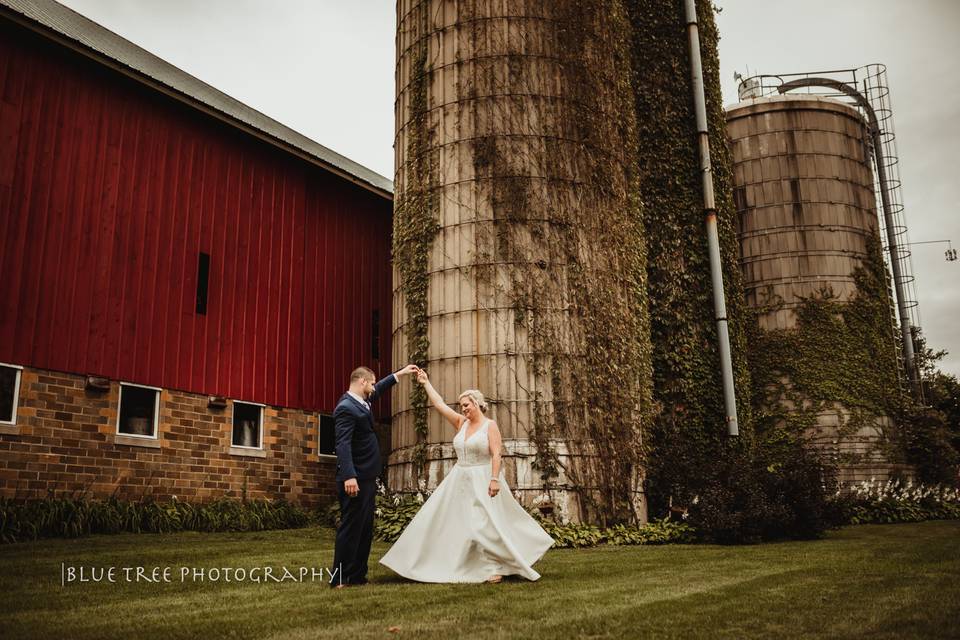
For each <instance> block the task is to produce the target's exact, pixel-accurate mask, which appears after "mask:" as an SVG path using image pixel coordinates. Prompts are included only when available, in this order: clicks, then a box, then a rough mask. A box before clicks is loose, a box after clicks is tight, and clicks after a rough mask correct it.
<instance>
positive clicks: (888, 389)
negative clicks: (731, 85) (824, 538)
mask: <svg viewBox="0 0 960 640" xmlns="http://www.w3.org/2000/svg"><path fill="white" fill-rule="evenodd" d="M727 128H728V132H729V135H730V138H731V141H732V149H733V155H734V161H735V199H736V205H737V210H738V213H739V239H740V246H741V250H742V268H743V276H744V286H745V289H746V299H747V302H748V304H749V305H750V306H751V308H753V309H754V311H755V313H756V316H757V323H758V325H757V328H756V330H757V333H756V336H755V337H754V339H753V341H752V343H751V366H752V374H753V376H754V378H755V383H756V384H755V386H756V389H757V397H756V398H755V402H756V405H757V407H758V408H759V409H760V411H761V415H762V417H763V421H764V428H765V430H767V431H769V432H772V433H778V432H779V433H782V434H784V435H799V436H801V437H802V438H803V439H804V441H805V442H806V443H807V444H808V445H809V446H811V447H813V448H815V449H816V450H818V451H820V452H821V453H822V454H826V455H827V456H828V457H829V458H830V459H831V460H832V461H833V462H835V463H836V464H837V467H838V471H839V477H838V479H839V480H840V481H841V482H843V483H851V482H854V481H860V480H865V479H870V478H871V477H877V478H884V479H885V478H887V477H888V476H889V475H890V474H891V473H895V472H896V473H899V472H901V471H905V470H906V469H905V467H904V466H903V465H902V454H900V453H898V452H897V447H896V438H895V431H894V427H895V425H894V421H893V419H892V418H893V417H894V416H895V415H896V413H897V411H898V406H899V405H900V402H901V400H902V398H903V389H901V387H900V383H899V381H898V372H897V366H898V352H897V344H896V341H895V340H896V336H895V331H894V323H893V315H892V310H893V303H892V298H891V296H890V291H889V285H888V282H889V280H888V275H887V272H886V268H885V266H884V262H883V257H882V253H881V241H880V233H879V222H878V219H877V197H876V195H875V190H874V175H873V170H872V167H871V156H872V155H873V139H872V136H871V132H870V125H869V123H868V122H867V121H866V120H865V118H864V116H863V115H862V114H861V112H860V111H859V110H858V109H857V108H856V107H855V106H853V105H851V104H848V103H845V102H843V101H840V100H836V99H833V98H830V97H824V96H818V95H805V94H797V95H793V94H786V95H776V96H771V97H759V98H753V99H747V100H745V101H744V102H741V103H739V104H736V105H732V106H731V107H729V108H728V110H727ZM898 462H899V463H898Z"/></svg>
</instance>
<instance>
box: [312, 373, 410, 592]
mask: <svg viewBox="0 0 960 640" xmlns="http://www.w3.org/2000/svg"><path fill="white" fill-rule="evenodd" d="M415 371H417V366H416V365H412V364H409V365H407V366H406V367H404V368H403V369H401V370H400V371H397V372H396V373H391V374H390V375H388V376H387V377H386V378H384V379H383V380H381V381H380V382H377V377H376V375H374V373H373V371H371V370H370V369H368V368H367V367H357V368H356V369H354V370H353V373H351V374H350V389H349V390H348V391H347V392H346V393H345V394H343V396H342V397H341V398H340V402H338V403H337V408H336V410H334V412H333V419H334V425H335V427H334V428H335V432H336V450H337V476H336V482H337V493H338V497H339V499H340V527H339V528H338V529H337V542H336V547H335V551H334V555H333V568H332V572H333V577H332V578H331V579H330V586H331V587H334V588H337V589H340V588H343V587H347V586H350V585H360V584H365V583H366V582H367V559H368V558H369V556H370V543H371V542H372V541H373V512H374V507H375V498H376V495H377V486H376V481H377V476H379V475H380V470H381V466H380V445H378V444H377V434H376V432H375V431H374V430H373V411H372V409H371V405H372V403H373V401H374V400H376V399H377V398H378V397H379V396H380V394H382V393H383V392H384V391H386V390H387V389H389V388H390V387H392V386H393V385H395V384H396V383H397V380H398V378H399V376H404V375H409V374H411V373H414V372H415Z"/></svg>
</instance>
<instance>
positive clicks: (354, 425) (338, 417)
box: [333, 374, 397, 482]
mask: <svg viewBox="0 0 960 640" xmlns="http://www.w3.org/2000/svg"><path fill="white" fill-rule="evenodd" d="M396 383H397V377H396V376H395V375H393V374H390V375H388V376H387V377H385V378H384V379H383V380H381V381H380V382H378V383H377V384H375V385H374V388H373V394H372V395H371V396H370V397H369V398H368V399H367V400H368V402H370V404H373V401H374V400H376V399H377V398H378V397H379V396H380V394H381V393H383V392H384V391H386V390H387V389H389V388H390V387H392V386H393V385H395V384H396ZM333 419H334V430H335V432H336V450H337V476H336V481H337V482H342V481H344V480H349V479H350V478H356V479H357V480H372V479H373V478H376V477H377V476H379V475H380V471H381V470H382V466H381V464H380V445H379V444H378V443H377V434H376V432H375V431H374V430H373V412H372V411H371V410H370V409H368V408H367V407H366V406H365V405H363V404H361V403H360V402H358V401H357V400H356V399H354V397H353V396H351V395H350V394H349V393H345V394H343V396H341V397H340V401H339V402H338V403H337V408H336V409H335V410H334V412H333Z"/></svg>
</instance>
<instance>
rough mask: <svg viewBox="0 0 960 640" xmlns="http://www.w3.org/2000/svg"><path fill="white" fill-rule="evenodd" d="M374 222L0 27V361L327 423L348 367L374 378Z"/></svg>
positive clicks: (385, 303) (282, 158)
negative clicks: (205, 281) (204, 282)
mask: <svg viewBox="0 0 960 640" xmlns="http://www.w3.org/2000/svg"><path fill="white" fill-rule="evenodd" d="M390 215H391V203H390V202H389V201H388V200H386V199H384V198H382V197H379V196H376V195H374V194H371V193H369V192H367V191H365V190H363V189H361V188H359V187H357V186H355V185H352V184H351V183H349V182H347V181H346V180H343V179H341V178H338V177H336V176H334V175H332V174H329V173H327V172H325V171H323V170H322V169H320V168H317V167H315V166H313V165H310V164H308V163H307V162H305V161H302V160H300V159H297V158H295V157H293V156H292V155H288V154H285V153H284V152H282V151H280V150H277V149H275V148H273V147H271V146H270V145H267V144H266V143H263V142H260V141H258V140H256V139H253V138H252V137H250V136H247V135H245V134H243V133H242V132H239V131H237V130H235V129H233V128H231V127H229V126H227V125H225V124H223V123H220V122H218V121H216V120H214V119H213V118H210V117H207V116H205V115H203V114H200V113H199V112H196V111H194V110H192V109H190V108H189V107H186V106H184V105H181V104H179V103H177V102H175V101H174V100H172V99H170V98H168V97H166V96H163V95H162V94H160V93H158V92H155V91H153V90H151V89H149V88H146V87H143V86H140V85H139V84H137V83H135V82H133V81H131V80H129V79H127V78H124V77H123V76H120V75H119V74H117V73H115V72H113V71H110V70H108V69H106V68H104V67H102V66H100V65H98V64H96V63H93V62H90V61H87V60H85V59H82V58H81V57H80V56H78V55H77V54H75V53H71V52H68V51H66V50H62V49H60V48H59V47H58V46H56V45H53V44H51V43H47V42H45V41H42V40H40V39H39V38H38V37H37V36H34V35H32V34H25V33H22V32H19V31H16V30H14V29H12V28H10V27H9V26H6V25H0V361H3V362H10V363H15V364H20V365H27V366H34V367H38V368H43V369H52V370H59V371H66V372H76V373H83V374H98V375H104V376H108V377H110V378H113V379H120V380H124V381H132V382H140V383H145V384H150V385H154V386H159V387H164V388H172V389H180V390H185V391H192V392H198V393H208V394H219V395H225V396H228V397H231V398H236V399H241V400H250V401H257V402H263V403H267V404H275V405H282V406H291V407H299V408H304V409H311V410H317V411H329V410H331V409H332V408H333V406H334V404H335V402H336V399H337V398H338V397H339V396H340V394H341V393H342V392H343V389H344V388H345V386H346V382H347V381H346V377H347V375H348V374H349V372H350V370H351V369H352V368H353V367H354V366H357V365H358V364H367V365H369V366H373V367H375V368H376V369H378V370H379V372H380V373H381V374H385V373H387V372H389V370H390V362H389V354H390V348H389V340H390V335H389V332H390V310H391V303H390V296H391V292H390V268H389V251H390V237H389V235H390V224H391V223H390ZM200 252H205V253H208V254H210V256H211V262H210V279H209V296H208V303H207V314H206V315H205V316H204V315H198V314H197V313H196V312H195V306H196V288H197V283H196V278H197V263H198V255H199V253H200ZM374 309H378V310H379V312H380V318H381V320H380V332H379V333H380V344H381V347H380V354H381V360H380V361H379V362H371V342H372V339H371V338H372V337H371V319H372V312H373V310H374Z"/></svg>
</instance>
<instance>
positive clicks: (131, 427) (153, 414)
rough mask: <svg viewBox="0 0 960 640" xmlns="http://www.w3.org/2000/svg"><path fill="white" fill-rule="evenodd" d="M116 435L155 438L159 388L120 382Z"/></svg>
mask: <svg viewBox="0 0 960 640" xmlns="http://www.w3.org/2000/svg"><path fill="white" fill-rule="evenodd" d="M119 404H120V410H119V411H117V435H122V436H133V437H136V438H151V439H153V440H156V439H157V425H158V423H159V419H160V389H158V388H157V387H148V386H145V385H142V384H133V383H131V382H121V383H120V400H119Z"/></svg>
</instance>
